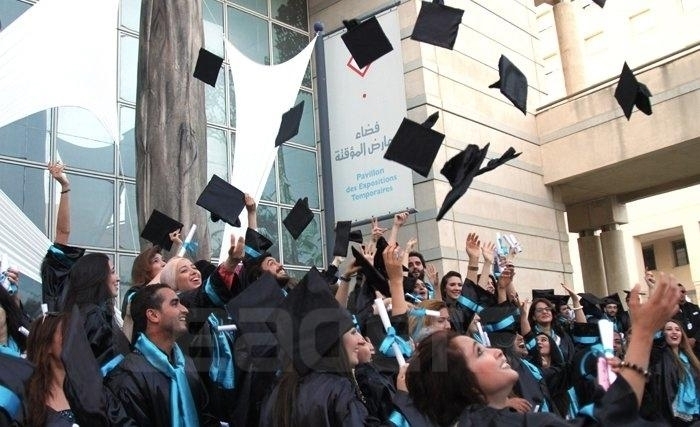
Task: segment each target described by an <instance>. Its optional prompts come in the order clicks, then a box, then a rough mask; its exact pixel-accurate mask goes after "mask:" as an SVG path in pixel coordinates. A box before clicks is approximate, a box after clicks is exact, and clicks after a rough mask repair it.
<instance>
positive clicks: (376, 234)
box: [372, 217, 387, 243]
mask: <svg viewBox="0 0 700 427" xmlns="http://www.w3.org/2000/svg"><path fill="white" fill-rule="evenodd" d="M386 232H387V229H386V228H382V227H380V226H379V220H377V218H375V217H372V242H373V243H377V240H379V238H380V237H382V235H383V234H384V233H386Z"/></svg>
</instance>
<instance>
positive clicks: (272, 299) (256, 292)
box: [226, 273, 284, 370]
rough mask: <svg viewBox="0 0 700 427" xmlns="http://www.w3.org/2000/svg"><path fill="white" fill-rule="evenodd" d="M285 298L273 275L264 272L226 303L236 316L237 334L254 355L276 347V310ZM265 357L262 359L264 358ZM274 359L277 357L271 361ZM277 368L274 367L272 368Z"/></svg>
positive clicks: (267, 353) (262, 353)
mask: <svg viewBox="0 0 700 427" xmlns="http://www.w3.org/2000/svg"><path fill="white" fill-rule="evenodd" d="M283 302H284V294H283V293H282V289H280V286H279V284H278V283H277V280H276V279H275V277H274V276H272V275H271V274H270V273H263V275H261V276H260V278H258V279H257V280H256V281H254V282H253V283H251V284H250V286H247V287H246V288H245V289H244V290H243V291H242V292H241V293H239V294H238V295H236V296H235V297H234V298H232V299H231V301H229V302H228V304H226V309H227V311H228V312H229V313H230V314H231V316H232V317H233V318H234V319H236V328H237V335H238V337H240V338H242V339H243V340H244V342H245V344H246V347H247V351H248V352H250V354H251V355H252V356H253V357H263V356H266V355H269V354H270V353H274V352H275V351H276V349H277V340H276V339H275V335H274V333H275V331H276V330H277V328H276V327H275V323H274V322H273V320H274V319H275V312H276V309H277V308H278V307H280V306H281V305H282V303H283ZM264 361H265V359H262V361H261V362H264ZM269 362H271V363H275V362H276V359H274V361H269ZM273 370H275V369H273Z"/></svg>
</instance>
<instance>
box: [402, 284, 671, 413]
mask: <svg viewBox="0 0 700 427" xmlns="http://www.w3.org/2000/svg"><path fill="white" fill-rule="evenodd" d="M678 293H679V290H678V289H677V286H676V285H675V284H673V285H671V284H670V283H669V281H668V280H667V279H666V278H665V277H664V276H662V279H661V280H660V283H659V284H658V285H657V289H656V290H655V291H654V293H653V294H652V295H651V297H650V298H649V301H648V302H647V303H646V304H642V303H640V302H639V285H637V286H636V287H635V288H634V289H633V290H632V298H631V300H630V310H632V312H633V315H632V319H633V326H632V328H633V329H634V330H635V334H634V335H633V336H632V339H631V342H630V348H629V351H628V353H627V356H626V360H625V361H623V362H621V363H619V364H616V365H614V367H616V369H617V371H618V374H619V375H618V378H617V380H616V381H615V382H614V383H613V384H612V386H611V387H610V388H609V389H608V391H607V393H605V394H604V395H603V396H602V398H601V399H600V400H599V401H598V402H596V404H595V405H594V406H593V407H592V408H590V411H581V412H580V413H579V415H578V417H580V418H577V419H576V420H572V421H571V423H573V424H578V425H584V424H585V425H612V423H615V424H626V425H644V420H642V419H641V418H640V417H639V413H638V412H639V405H640V403H641V399H642V394H643V392H644V387H645V384H646V380H647V377H648V376H649V373H648V369H647V367H648V364H649V353H650V351H651V346H652V336H653V334H654V332H655V331H656V330H657V329H658V328H660V327H661V326H663V325H664V323H665V319H668V318H670V317H671V316H672V315H673V314H674V313H675V312H676V311H678V307H677V305H676V304H675V302H676V301H677V295H678ZM517 381H518V373H517V372H516V371H514V370H513V369H512V368H511V367H510V365H509V364H508V362H507V360H506V358H505V356H504V355H503V352H502V351H501V350H500V349H494V348H487V347H484V346H483V345H481V344H480V343H478V342H477V341H475V340H473V339H471V338H469V337H465V336H460V335H457V334H455V333H453V332H451V331H444V332H443V331H440V332H435V333H433V334H432V335H430V336H429V337H427V338H426V339H424V340H423V341H421V343H419V344H418V347H417V349H416V352H415V354H414V356H413V358H412V359H411V361H410V365H409V368H408V371H407V377H406V382H407V386H408V391H409V394H410V397H411V399H412V401H413V404H414V405H415V408H417V409H418V410H419V411H420V412H421V413H422V414H424V415H425V416H426V417H427V418H428V419H429V420H430V421H431V422H432V423H434V424H435V425H439V426H448V425H454V424H455V423H457V424H458V425H494V426H495V425H511V426H513V425H523V426H525V425H547V426H559V425H568V424H569V422H567V421H566V420H564V419H563V418H561V417H559V416H557V415H555V414H551V413H533V412H528V413H516V412H512V411H511V410H509V409H508V408H507V407H506V403H507V399H508V397H509V396H510V395H511V393H512V391H513V387H514V385H515V383H516V382H517Z"/></svg>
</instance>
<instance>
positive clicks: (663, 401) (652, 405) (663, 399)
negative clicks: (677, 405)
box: [641, 342, 700, 425]
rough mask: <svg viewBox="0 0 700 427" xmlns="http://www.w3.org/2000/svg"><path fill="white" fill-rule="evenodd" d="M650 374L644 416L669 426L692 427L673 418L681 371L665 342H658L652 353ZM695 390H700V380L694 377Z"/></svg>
mask: <svg viewBox="0 0 700 427" xmlns="http://www.w3.org/2000/svg"><path fill="white" fill-rule="evenodd" d="M651 354H652V356H651V359H652V360H651V364H650V369H649V372H651V378H650V379H649V381H648V382H647V386H646V388H645V389H644V398H643V399H642V409H641V412H642V415H643V416H644V417H645V418H648V419H653V420H663V421H665V422H666V423H668V424H669V425H671V423H673V425H690V423H684V422H682V421H681V420H679V419H675V418H674V416H673V401H674V400H675V399H676V393H677V392H678V383H679V381H680V376H679V373H680V371H679V369H682V368H680V367H678V366H677V365H676V362H675V360H674V359H675V356H674V355H673V353H672V350H671V349H670V348H669V347H668V346H667V345H666V343H665V342H657V343H656V346H655V347H654V349H653V351H652V353H651ZM694 380H695V389H696V390H700V378H698V377H697V376H695V377H694Z"/></svg>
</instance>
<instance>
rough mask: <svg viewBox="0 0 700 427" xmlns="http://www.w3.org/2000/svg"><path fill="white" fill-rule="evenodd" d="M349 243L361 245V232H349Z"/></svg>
mask: <svg viewBox="0 0 700 427" xmlns="http://www.w3.org/2000/svg"><path fill="white" fill-rule="evenodd" d="M350 241H351V242H355V243H359V244H362V230H352V231H350Z"/></svg>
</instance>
